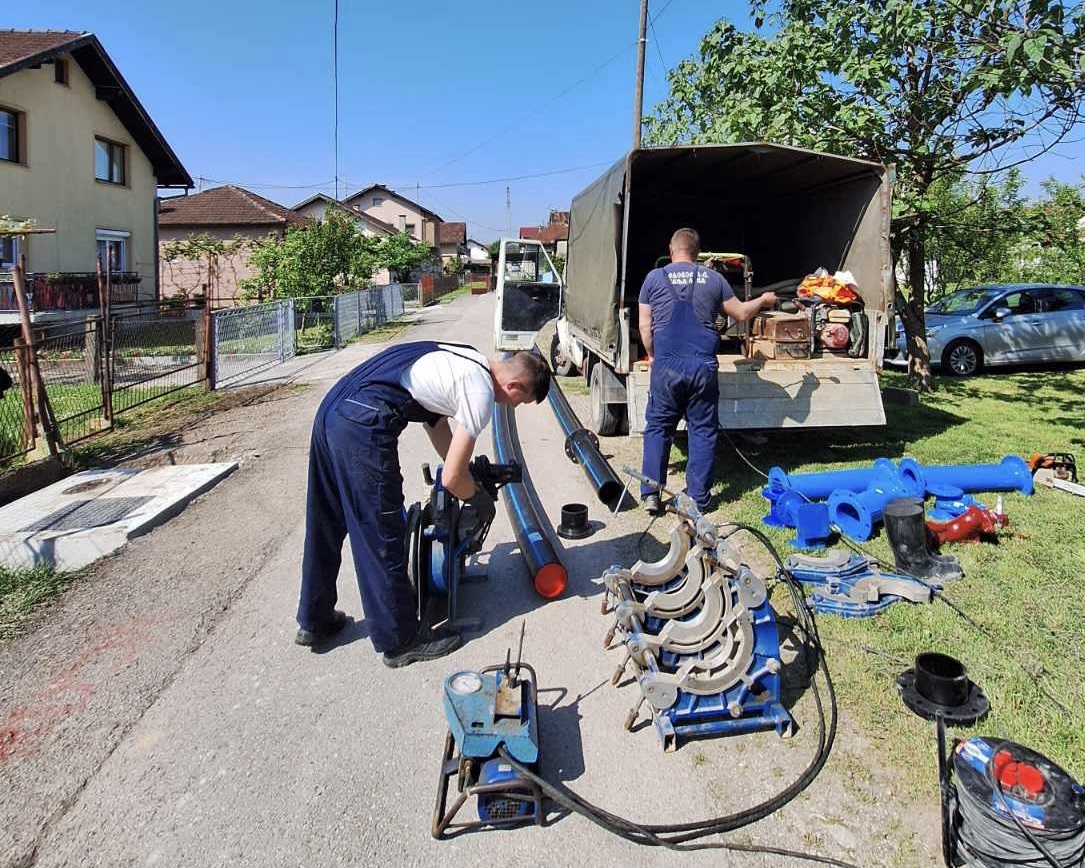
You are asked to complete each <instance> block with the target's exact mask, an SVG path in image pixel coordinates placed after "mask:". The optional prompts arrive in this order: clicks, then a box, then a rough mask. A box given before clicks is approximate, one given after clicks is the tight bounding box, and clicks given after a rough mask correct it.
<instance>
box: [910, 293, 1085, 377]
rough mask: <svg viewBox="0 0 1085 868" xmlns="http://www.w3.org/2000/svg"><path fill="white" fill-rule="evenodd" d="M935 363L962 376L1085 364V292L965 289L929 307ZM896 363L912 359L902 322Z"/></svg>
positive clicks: (929, 330)
mask: <svg viewBox="0 0 1085 868" xmlns="http://www.w3.org/2000/svg"><path fill="white" fill-rule="evenodd" d="M927 342H928V344H929V346H930V356H931V362H933V363H934V364H941V366H942V368H943V369H944V370H945V371H946V372H947V373H951V374H955V375H956V376H958V377H968V376H971V375H972V374H975V373H976V372H977V371H979V370H981V369H982V368H983V367H984V366H985V365H1018V364H1029V363H1034V362H1065V361H1085V287H1081V286H1056V285H1053V284H1022V283H1014V284H996V285H992V286H973V287H969V288H968V289H961V290H958V291H957V292H954V293H953V294H952V295H947V296H946V297H945V298H943V299H940V300H939V301H937V302H935V303H934V304H932V305H931V306H930V307H928V308H927ZM896 345H897V349H898V350H899V353H900V354H899V356H898V358H897V359H896V360H895V361H898V362H900V361H903V360H906V359H907V346H906V343H905V339H904V326H903V325H902V324H901V323H900V322H899V321H898V323H897V339H896Z"/></svg>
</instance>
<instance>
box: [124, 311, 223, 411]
mask: <svg viewBox="0 0 1085 868" xmlns="http://www.w3.org/2000/svg"><path fill="white" fill-rule="evenodd" d="M201 315H202V311H195V310H191V311H190V310H169V309H166V310H162V311H157V310H156V311H154V312H153V313H151V314H147V313H126V314H121V315H118V316H115V317H112V318H111V319H112V331H111V333H110V348H111V352H110V353H109V361H110V368H109V387H110V391H111V395H112V397H111V410H112V413H113V415H117V414H119V413H123V412H124V411H125V410H130V409H131V408H133V407H138V406H139V405H140V404H145V403H147V402H148V401H153V400H154V399H155V398H161V397H162V396H163V395H169V394H171V393H173V392H176V391H179V390H180V389H185V388H188V387H189V386H195V385H197V384H199V383H202V382H203V381H204V379H205V377H206V368H205V366H204V365H203V362H202V356H203V351H204V347H202V346H201V340H202V337H203V329H202V328H201V327H200V318H199V317H200V316H201Z"/></svg>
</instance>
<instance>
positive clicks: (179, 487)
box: [0, 461, 237, 570]
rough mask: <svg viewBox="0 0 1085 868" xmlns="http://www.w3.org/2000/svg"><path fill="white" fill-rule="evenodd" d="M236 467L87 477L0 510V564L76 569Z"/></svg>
mask: <svg viewBox="0 0 1085 868" xmlns="http://www.w3.org/2000/svg"><path fill="white" fill-rule="evenodd" d="M236 468H237V463H236V462H232V461H231V462H220V463H216V464H189V465H181V466H172V467H153V468H150V469H146V470H138V469H133V468H129V469H122V468H115V469H101V470H87V471H84V472H83V473H77V474H75V475H74V476H69V477H68V478H66V479H62V480H60V481H59V482H56V483H54V484H53V485H50V486H49V487H48V488H43V489H41V490H40V491H36V492H34V493H33V494H29V495H27V496H26V497H23V498H20V499H19V500H16V501H14V502H13V503H9V504H8V505H7V506H5V507H3V508H2V509H0V563H3V564H5V565H7V566H9V567H32V566H36V565H39V564H46V565H48V566H51V567H53V568H54V569H57V570H77V569H79V568H80V567H85V566H86V565H87V564H90V563H93V562H94V561H96V560H98V558H101V557H105V556H106V555H108V554H111V553H112V552H115V551H116V550H117V549H119V548H120V547H121V546H123V545H124V544H125V543H126V542H127V541H128V540H129V539H131V538H132V537H134V536H139V535H140V534H142V533H146V532H147V531H149V530H150V529H151V528H153V527H155V526H157V525H159V524H162V523H163V522H164V521H167V520H168V519H170V518H172V517H173V516H175V515H176V514H177V513H179V512H180V511H181V510H182V509H184V508H185V506H186V505H187V504H188V503H189V501H191V500H192V499H193V498H195V497H197V496H199V495H200V494H202V493H203V492H205V491H207V490H208V489H209V488H211V487H213V486H214V485H215V484H216V483H217V482H218V481H219V480H221V479H223V478H224V477H226V476H227V475H228V474H230V473H231V472H232V471H233V470H235V469H236Z"/></svg>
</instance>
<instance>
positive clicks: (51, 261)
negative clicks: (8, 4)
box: [0, 30, 192, 324]
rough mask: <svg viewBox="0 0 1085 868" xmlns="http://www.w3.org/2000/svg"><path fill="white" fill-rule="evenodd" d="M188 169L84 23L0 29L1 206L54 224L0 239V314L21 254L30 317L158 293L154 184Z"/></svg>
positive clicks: (1, 212)
mask: <svg viewBox="0 0 1085 868" xmlns="http://www.w3.org/2000/svg"><path fill="white" fill-rule="evenodd" d="M190 187H192V178H191V177H190V176H189V174H188V172H187V171H186V170H185V168H184V166H183V165H181V162H180V160H179V159H178V158H177V155H176V154H175V153H174V152H173V150H172V149H171V148H170V146H169V144H168V143H167V142H166V140H165V138H164V137H163V135H162V133H161V131H159V129H158V127H157V126H155V124H154V121H152V120H151V117H150V115H149V114H148V113H147V110H146V109H145V108H144V107H143V105H142V104H141V103H140V102H139V100H138V99H137V98H136V95H135V93H133V91H132V89H131V88H130V87H129V85H128V83H127V82H126V81H125V80H124V77H123V76H122V75H121V73H120V71H119V70H118V69H117V67H116V66H115V65H114V64H113V61H112V60H110V58H109V55H108V54H106V51H105V49H104V48H103V47H102V44H101V43H100V42H99V41H98V39H97V37H96V36H94V34H93V33H79V32H74V31H24V30H0V216H7V217H11V218H13V219H15V220H20V221H22V220H32V221H34V224H35V227H36V228H37V229H52V230H55V231H54V232H53V233H52V234H35V235H28V236H23V237H21V238H4V239H0V324H3V323H12V322H17V321H18V313H17V312H16V304H15V299H14V292H13V290H12V284H11V278H10V269H11V268H12V267H13V265H14V264H15V263H16V262H17V261H18V260H19V258H20V257H25V260H26V267H27V271H28V273H29V277H28V284H29V289H30V291H31V296H32V298H31V306H32V308H33V313H32V316H33V319H35V320H37V321H48V320H50V319H68V318H75V317H79V316H84V315H86V313H87V311H88V310H92V309H96V308H97V307H98V290H97V275H96V271H97V263H98V261H99V259H100V260H101V262H102V265H103V268H106V269H108V270H109V272H110V284H111V286H112V293H113V295H112V300H113V302H114V304H123V303H126V302H134V301H143V300H155V299H156V298H158V286H157V277H158V242H157V237H156V231H157V219H156V208H157V201H158V191H159V189H160V188H181V189H188V188H190Z"/></svg>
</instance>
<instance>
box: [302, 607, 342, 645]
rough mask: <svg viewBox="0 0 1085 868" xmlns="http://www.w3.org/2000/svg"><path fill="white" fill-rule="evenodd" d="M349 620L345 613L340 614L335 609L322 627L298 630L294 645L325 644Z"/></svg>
mask: <svg viewBox="0 0 1085 868" xmlns="http://www.w3.org/2000/svg"><path fill="white" fill-rule="evenodd" d="M349 621H350V618H349V617H348V616H347V613H346V612H340V611H339V610H338V609H336V610H335V611H334V612H332V619H331V620H330V621H329V622H328V623H327V624H325V625H324V626H322V627H318V628H316V629H315V630H303V629H301V628H299V629H298V633H297V635H296V636H295V637H294V643H295V644H296V645H318V644H320V643H321V642H325V641H327V640H328V639H330V638H331V637H332V636H334V635H335V634H336V633H338V632H339V631H340V630H342V629H343V628H344V627H345V626H347V622H349Z"/></svg>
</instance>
